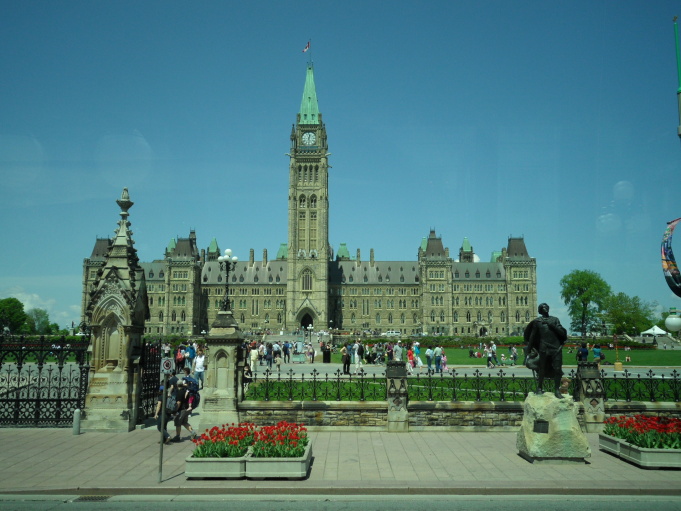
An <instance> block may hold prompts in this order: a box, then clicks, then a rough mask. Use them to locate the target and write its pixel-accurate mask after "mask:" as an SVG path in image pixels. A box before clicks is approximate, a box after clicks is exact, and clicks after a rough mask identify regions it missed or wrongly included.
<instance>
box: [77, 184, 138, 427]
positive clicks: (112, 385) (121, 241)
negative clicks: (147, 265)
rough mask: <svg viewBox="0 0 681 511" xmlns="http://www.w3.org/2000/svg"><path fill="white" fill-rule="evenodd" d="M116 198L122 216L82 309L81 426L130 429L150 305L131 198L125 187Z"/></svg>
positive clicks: (136, 398) (133, 421) (133, 414)
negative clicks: (86, 345) (88, 355)
mask: <svg viewBox="0 0 681 511" xmlns="http://www.w3.org/2000/svg"><path fill="white" fill-rule="evenodd" d="M116 203H117V204H118V206H119V207H120V208H121V213H120V215H121V219H120V220H119V221H118V228H117V229H116V230H115V231H114V232H115V233H116V235H115V237H114V238H113V239H112V240H110V242H109V248H108V252H107V255H106V257H105V260H104V264H103V265H102V267H101V268H100V269H99V271H98V272H97V278H96V280H95V281H94V283H93V284H92V287H91V289H90V291H89V293H90V300H89V304H88V307H87V310H86V314H87V317H88V320H89V322H90V328H91V332H92V344H91V350H92V359H91V361H90V385H89V387H88V392H87V395H86V397H85V411H84V412H85V413H84V416H85V417H84V419H83V420H82V422H81V428H82V429H83V430H85V431H88V430H91V431H92V430H95V431H112V432H127V431H132V430H133V429H135V425H136V423H137V415H138V411H139V406H140V398H141V381H140V366H139V361H140V355H141V347H142V335H143V333H144V322H145V320H147V319H149V307H148V304H147V293H146V284H145V279H144V271H143V270H142V268H141V267H140V265H139V259H138V258H137V250H135V248H134V243H135V242H134V241H133V240H132V231H131V230H130V229H129V227H130V222H129V221H128V210H129V209H130V208H131V207H132V205H133V202H132V201H131V200H130V196H129V195H128V189H127V188H124V189H123V193H122V194H121V198H120V199H118V200H117V201H116Z"/></svg>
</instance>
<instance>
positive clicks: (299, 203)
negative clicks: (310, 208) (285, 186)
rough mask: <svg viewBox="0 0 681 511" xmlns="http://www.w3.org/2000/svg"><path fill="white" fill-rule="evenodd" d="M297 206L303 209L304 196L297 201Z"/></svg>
mask: <svg viewBox="0 0 681 511" xmlns="http://www.w3.org/2000/svg"><path fill="white" fill-rule="evenodd" d="M298 205H299V206H300V207H301V208H304V207H305V196H304V195H301V196H300V198H299V199H298Z"/></svg>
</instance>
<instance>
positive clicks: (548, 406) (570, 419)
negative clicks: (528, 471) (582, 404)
mask: <svg viewBox="0 0 681 511" xmlns="http://www.w3.org/2000/svg"><path fill="white" fill-rule="evenodd" d="M577 411H578V408H577V405H576V403H575V402H574V400H573V399H572V396H570V395H567V396H565V397H564V398H562V399H558V398H557V397H556V396H554V395H553V394H535V393H533V392H530V394H529V395H528V396H527V399H525V404H524V405H523V422H522V424H521V426H520V431H518V437H517V440H516V446H517V447H518V452H519V454H520V456H522V457H523V458H525V459H526V460H528V461H530V462H533V463H534V462H553V463H561V462H563V463H569V462H582V463H584V462H585V461H586V458H589V457H591V448H590V447H589V442H588V440H587V438H586V435H585V434H584V433H583V432H582V429H581V427H580V425H579V422H578V421H577Z"/></svg>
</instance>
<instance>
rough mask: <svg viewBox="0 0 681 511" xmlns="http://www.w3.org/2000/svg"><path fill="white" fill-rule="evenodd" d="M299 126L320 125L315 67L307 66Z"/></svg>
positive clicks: (309, 64) (310, 64)
mask: <svg viewBox="0 0 681 511" xmlns="http://www.w3.org/2000/svg"><path fill="white" fill-rule="evenodd" d="M298 123H299V124H319V105H318V104H317V89H316V88H315V85H314V65H313V64H312V62H310V63H308V65H307V74H306V75H305V88H304V89H303V100H302V101H301V103H300V119H299V121H298Z"/></svg>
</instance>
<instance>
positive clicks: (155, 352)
mask: <svg viewBox="0 0 681 511" xmlns="http://www.w3.org/2000/svg"><path fill="white" fill-rule="evenodd" d="M140 367H141V368H142V377H141V381H142V390H141V393H140V404H139V410H140V413H138V414H137V422H138V423H139V424H142V423H144V421H145V420H146V419H147V418H149V417H153V416H154V413H155V412H156V401H157V399H158V387H159V383H160V381H161V343H160V342H157V341H154V342H145V343H144V345H143V346H142V353H141V355H140Z"/></svg>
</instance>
